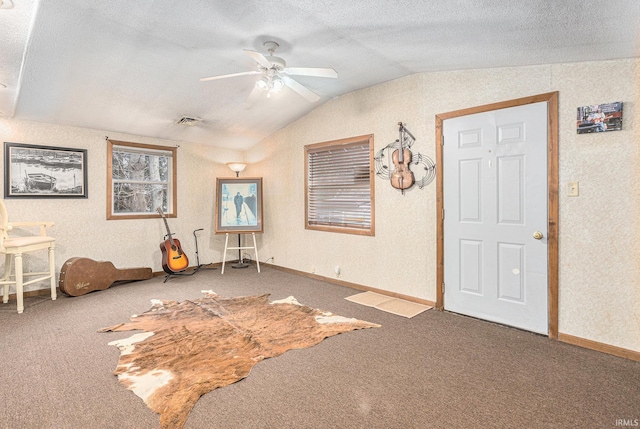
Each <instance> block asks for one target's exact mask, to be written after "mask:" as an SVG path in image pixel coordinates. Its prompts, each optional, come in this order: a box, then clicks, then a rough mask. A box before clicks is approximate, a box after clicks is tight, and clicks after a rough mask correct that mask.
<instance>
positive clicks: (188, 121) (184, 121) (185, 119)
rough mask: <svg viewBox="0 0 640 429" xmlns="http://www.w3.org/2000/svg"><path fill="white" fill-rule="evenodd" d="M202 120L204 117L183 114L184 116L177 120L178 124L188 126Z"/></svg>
mask: <svg viewBox="0 0 640 429" xmlns="http://www.w3.org/2000/svg"><path fill="white" fill-rule="evenodd" d="M200 121H202V119H200V118H191V117H189V116H183V117H182V118H180V119H178V120H177V121H176V125H186V126H187V127H192V126H194V125H195V124H197V123H198V122H200Z"/></svg>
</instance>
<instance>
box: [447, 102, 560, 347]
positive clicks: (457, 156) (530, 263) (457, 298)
mask: <svg viewBox="0 0 640 429" xmlns="http://www.w3.org/2000/svg"><path fill="white" fill-rule="evenodd" d="M443 135H444V146H443V148H442V150H443V171H444V172H443V192H444V203H443V204H444V261H445V264H444V285H445V288H444V307H445V309H446V310H449V311H453V312H457V313H461V314H466V315H469V316H473V317H479V318H482V319H485V320H490V321H494V322H498V323H503V324H506V325H510V326H514V327H518V328H521V329H526V330H529V331H532V332H538V333H543V334H547V332H548V303H547V230H546V229H547V222H548V213H547V195H548V194H547V192H548V191H547V103H546V102H540V103H534V104H527V105H522V106H517V107H511V108H506V109H499V110H493V111H489V112H484V113H477V114H473V115H467V116H460V117H456V118H451V119H447V120H445V121H444V122H443Z"/></svg>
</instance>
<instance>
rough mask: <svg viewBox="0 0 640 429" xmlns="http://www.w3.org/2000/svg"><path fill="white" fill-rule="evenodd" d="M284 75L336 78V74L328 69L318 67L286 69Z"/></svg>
mask: <svg viewBox="0 0 640 429" xmlns="http://www.w3.org/2000/svg"><path fill="white" fill-rule="evenodd" d="M283 71H284V73H286V74H290V75H297V76H314V77H332V78H337V77H338V72H337V71H335V70H334V69H330V68H320V67H287V68H285V69H284V70H283Z"/></svg>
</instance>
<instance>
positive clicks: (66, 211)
mask: <svg viewBox="0 0 640 429" xmlns="http://www.w3.org/2000/svg"><path fill="white" fill-rule="evenodd" d="M639 66H640V60H639V59H634V60H622V61H609V62H596V63H579V64H562V65H543V66H531V67H517V68H501V69H486V70H466V71H456V72H442V73H428V74H420V75H413V76H409V77H406V78H403V79H398V80H395V81H391V82H387V83H385V84H382V85H378V86H376V87H372V88H367V89H364V90H361V91H358V92H354V93H351V94H347V95H345V96H342V97H339V98H337V99H334V100H331V101H330V102H328V103H326V104H324V105H322V106H319V107H318V108H317V109H316V110H314V111H313V112H311V113H310V114H308V115H307V116H305V117H303V118H301V119H300V120H298V121H296V122H295V123H293V124H291V125H290V126H288V127H286V128H284V129H282V130H280V131H279V132H277V133H275V134H274V135H272V136H271V137H270V138H267V139H265V140H264V141H263V142H262V143H261V144H259V145H258V146H256V147H255V148H253V149H252V150H250V151H248V152H247V153H244V154H242V153H238V152H234V151H229V150H222V149H217V148H214V147H211V146H208V145H206V144H203V145H194V144H188V143H181V142H172V141H166V140H165V141H163V140H158V139H152V138H146V137H140V136H131V135H124V134H117V133H109V132H105V131H100V130H87V129H80V128H72V127H66V126H61V125H50V124H39V123H32V122H21V121H15V120H11V119H0V138H1V139H2V141H9V142H18V143H31V144H43V145H51V146H64V147H73V148H86V149H88V166H89V167H88V170H89V198H88V199H53V200H47V199H38V200H36V199H27V200H18V199H9V200H5V202H6V204H7V207H8V208H9V211H10V215H11V217H12V219H14V220H36V219H47V220H52V221H54V222H56V226H55V228H54V230H53V231H52V233H53V234H54V235H55V236H56V237H57V238H58V250H57V251H58V254H57V265H58V269H59V267H60V266H61V264H62V263H63V262H64V261H65V260H66V259H68V258H70V257H74V256H84V257H89V258H92V259H96V260H109V261H112V262H113V263H114V264H115V265H116V266H117V267H135V266H150V267H152V268H153V269H154V270H155V271H160V270H161V252H160V249H159V247H158V244H159V243H160V242H161V241H162V237H163V234H164V227H163V225H162V223H161V222H159V221H158V220H157V219H148V220H128V221H106V220H105V210H106V208H105V205H106V202H105V188H106V159H105V157H106V143H105V142H104V136H105V135H109V137H110V138H112V139H114V140H124V141H133V142H141V143H150V144H160V145H167V146H171V145H176V144H179V145H180V146H181V147H180V149H179V150H178V168H179V178H178V190H179V196H178V201H179V208H178V210H179V217H178V218H177V219H170V220H169V222H170V226H171V229H172V230H173V232H175V233H176V236H177V237H178V238H179V239H180V240H181V242H182V245H183V247H184V248H185V251H186V252H187V254H188V256H189V258H190V259H191V261H192V262H195V261H194V260H195V254H194V251H195V249H194V247H195V244H194V239H193V235H192V231H193V230H194V229H197V228H204V229H205V231H203V232H202V233H201V236H200V239H199V250H200V259H201V262H203V263H207V262H217V261H220V260H221V259H222V249H223V247H224V236H220V235H215V234H213V228H214V223H213V222H214V217H213V210H214V197H215V188H214V187H215V178H216V177H230V176H232V173H231V172H230V171H229V169H228V168H227V167H226V166H225V165H224V163H225V162H229V161H236V160H240V159H243V158H244V160H246V161H248V162H250V165H249V167H248V168H247V170H246V172H245V173H243V175H244V176H261V177H263V180H264V182H263V183H264V227H265V232H264V234H260V235H259V236H258V240H259V251H260V260H262V261H264V260H266V259H267V258H269V257H270V256H273V257H275V263H276V264H277V265H281V266H284V267H288V268H292V269H296V270H300V271H304V272H311V271H314V272H315V273H317V274H319V275H322V276H326V277H333V278H335V277H336V275H335V273H334V267H335V266H340V267H341V277H340V278H341V279H342V280H345V281H348V282H353V283H357V284H361V285H365V286H369V287H374V288H379V289H385V290H389V291H393V292H397V293H402V294H405V295H410V296H415V297H418V298H424V299H428V300H435V293H436V284H435V274H436V273H435V271H436V248H435V244H436V237H435V232H436V219H435V184H434V183H432V184H430V185H429V186H427V187H426V188H425V189H422V190H420V189H417V188H414V189H411V190H410V191H408V192H406V193H405V195H404V196H403V195H401V194H400V192H398V191H397V190H395V189H393V188H391V186H390V185H389V183H388V182H387V181H383V180H382V179H379V178H376V182H375V187H376V195H375V198H376V219H375V222H376V235H375V236H374V237H361V236H353V235H345V234H335V233H325V232H319V231H307V230H305V229H304V177H303V172H304V159H303V146H304V145H306V144H311V143H318V142H323V141H327V140H333V139H340V138H345V137H351V136H357V135H363V134H372V133H373V134H374V136H375V151H378V150H379V149H381V148H382V147H384V146H385V145H387V144H388V143H390V142H392V141H393V140H395V139H396V138H397V125H396V124H397V122H398V121H402V122H404V123H405V124H406V125H407V127H408V129H409V130H411V132H412V133H413V134H414V135H415V136H416V137H417V141H416V143H415V145H414V147H413V148H412V149H413V151H414V152H415V151H417V152H420V153H423V154H425V155H428V156H431V157H435V145H434V138H435V128H434V125H435V124H434V122H435V121H434V117H435V115H436V114H438V113H444V112H448V111H452V110H457V109H462V108H466V107H472V106H477V105H482V104H487V103H493V102H499V101H504V100H509V99H514V98H519V97H524V96H529V95H534V94H539V93H545V92H550V91H559V92H560V182H561V183H560V191H561V192H560V237H559V239H560V320H559V322H560V326H559V328H560V332H561V333H566V334H570V335H574V336H578V337H581V338H585V339H589V340H593V341H598V342H601V343H605V344H610V345H614V346H618V347H623V348H626V349H630V350H635V351H640V287H638V279H639V278H640V266H639V262H638V261H639V258H638V256H640V255H639V250H638V246H637V245H636V243H637V242H638V239H639V238H640V237H639V235H640V232H639V230H638V222H637V219H638V214H639V213H638V212H639V211H640V190H639V186H640V185H638V184H637V181H636V172H637V170H638V164H639V163H640V149H639V148H638V143H639V142H640V132H639V131H638V124H639V123H640V120H639V116H640V113H638V109H637V107H636V106H637V102H638V100H639V99H640V88H639V86H638V85H639V83H638V82H639V81H640V74H639V71H638V70H639ZM594 82H597V83H598V84H595V83H594ZM613 101H623V102H624V125H623V128H624V129H623V131H616V132H610V133H604V134H592V135H577V134H576V132H575V116H576V108H577V107H578V106H581V105H586V104H595V103H603V102H613ZM3 175H4V172H2V174H0V177H3ZM569 181H579V182H580V196H579V197H567V196H566V192H565V191H566V183H567V182H569ZM41 262H43V261H39V263H41ZM34 287H35V288H38V287H40V286H38V285H34ZM32 288H33V287H32Z"/></svg>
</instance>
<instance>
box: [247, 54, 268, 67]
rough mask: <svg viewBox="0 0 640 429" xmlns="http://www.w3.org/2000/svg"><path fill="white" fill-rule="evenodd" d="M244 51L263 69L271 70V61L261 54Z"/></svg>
mask: <svg viewBox="0 0 640 429" xmlns="http://www.w3.org/2000/svg"><path fill="white" fill-rule="evenodd" d="M244 51H245V52H246V54H247V55H249V56H250V57H251V58H253V59H254V61H255V62H257V63H258V64H260V65H261V66H262V67H264V68H266V69H270V68H271V63H270V62H269V60H268V59H267V58H266V57H265V56H264V55H262V54H261V53H260V52H256V51H250V50H249V49H245V50H244Z"/></svg>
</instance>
